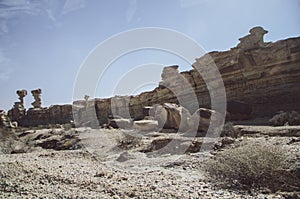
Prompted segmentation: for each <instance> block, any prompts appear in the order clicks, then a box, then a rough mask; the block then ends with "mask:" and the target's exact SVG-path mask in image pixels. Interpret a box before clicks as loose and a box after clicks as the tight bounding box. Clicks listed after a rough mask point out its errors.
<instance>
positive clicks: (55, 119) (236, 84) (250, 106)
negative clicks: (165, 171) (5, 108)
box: [11, 27, 300, 126]
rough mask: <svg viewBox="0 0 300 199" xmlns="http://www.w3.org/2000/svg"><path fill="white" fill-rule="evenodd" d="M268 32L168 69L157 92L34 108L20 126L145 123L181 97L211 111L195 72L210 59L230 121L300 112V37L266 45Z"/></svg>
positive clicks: (187, 105) (258, 31) (187, 103)
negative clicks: (187, 66) (116, 119)
mask: <svg viewBox="0 0 300 199" xmlns="http://www.w3.org/2000/svg"><path fill="white" fill-rule="evenodd" d="M266 33H267V31H265V30H264V29H263V28H261V27H255V28H252V29H251V30H250V34H249V35H247V36H245V37H243V38H241V39H240V43H239V44H238V45H237V47H234V48H231V49H230V50H228V51H224V52H217V51H214V52H210V53H207V54H205V55H204V56H202V57H200V58H197V59H196V62H195V63H194V64H193V69H191V70H189V71H184V72H179V71H178V67H179V66H176V65H175V66H169V67H165V68H164V69H163V72H162V75H161V76H162V82H160V84H159V86H158V87H157V88H155V89H154V90H152V91H149V92H143V93H141V94H139V95H136V96H115V97H112V98H106V99H97V98H96V99H90V100H89V99H88V98H87V99H86V100H79V101H75V102H73V105H54V106H51V107H50V108H33V109H29V110H28V111H26V113H25V114H20V115H21V116H20V115H18V118H17V122H18V123H19V125H21V126H36V125H40V124H55V123H60V124H62V123H67V122H70V121H71V120H74V121H75V122H76V121H80V122H79V123H80V124H83V123H85V124H90V125H91V126H97V125H102V124H107V122H108V118H109V116H110V115H117V116H121V117H123V118H129V117H130V118H133V119H134V120H139V119H143V117H144V110H143V108H144V107H146V106H153V105H155V104H163V103H175V104H178V103H179V102H178V96H180V97H181V98H183V99H184V100H183V101H184V105H183V106H184V107H185V108H186V109H188V110H189V111H190V113H191V114H193V113H194V112H195V111H196V110H197V109H199V108H211V100H210V95H209V92H208V89H207V86H206V84H205V82H204V80H203V78H202V77H201V75H200V74H199V73H198V71H197V70H196V69H195V67H197V65H199V64H202V66H203V64H204V65H205V64H207V69H208V70H209V65H210V63H207V62H206V59H207V56H210V57H211V58H212V60H213V61H214V64H215V65H216V66H217V67H218V69H219V71H220V74H221V76H222V79H223V82H224V85H225V90H226V98H227V102H228V104H227V112H228V115H227V116H228V119H249V118H250V117H265V116H272V115H274V114H275V113H276V112H277V111H280V110H283V111H291V110H296V111H300V106H299V102H300V37H296V38H289V39H285V40H280V41H277V42H274V43H271V42H270V43H265V42H264V41H263V35H264V34H266ZM183 79H184V81H188V82H189V84H190V86H191V87H192V89H193V91H194V93H195V94H196V96H197V99H198V103H199V106H198V105H197V104H193V103H192V102H190V101H189V100H190V97H189V96H187V95H186V88H185V87H184V84H182V81H183ZM169 88H172V91H171V90H170V89H169ZM174 91H175V92H176V94H174ZM181 105H182V104H181ZM22 113H23V112H22ZM245 116H246V117H245ZM248 116H249V117H248ZM20 117H21V118H20ZM11 119H12V121H14V120H13V118H11Z"/></svg>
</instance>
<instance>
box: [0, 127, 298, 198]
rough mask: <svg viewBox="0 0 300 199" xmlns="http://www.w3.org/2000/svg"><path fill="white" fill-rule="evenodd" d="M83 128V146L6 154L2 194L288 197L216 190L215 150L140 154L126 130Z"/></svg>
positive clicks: (1, 163) (0, 160)
mask: <svg viewBox="0 0 300 199" xmlns="http://www.w3.org/2000/svg"><path fill="white" fill-rule="evenodd" d="M255 128H258V127H255ZM261 128H262V127H261ZM78 131H80V137H81V139H82V143H83V145H84V148H82V149H78V150H68V151H54V150H44V149H39V150H36V151H34V152H31V153H23V154H2V155H0V198H220V199H221V198H222V199H223V198H228V199H229V198H253V199H254V198H256V199H258V198H261V199H264V198H285V197H284V196H283V195H282V194H281V193H277V194H262V193H245V192H242V191H233V190H223V189H219V188H216V187H215V186H214V185H213V184H211V183H210V182H209V181H208V180H207V179H206V177H205V175H204V172H203V170H202V169H201V165H202V164H204V163H205V160H206V159H208V158H211V157H212V154H211V152H210V151H206V152H198V153H191V154H177V155H176V154H173V155H172V154H163V155H153V154H152V155H147V154H145V153H142V152H139V150H140V149H141V147H143V146H136V147H133V148H132V149H129V150H125V149H123V148H120V147H118V144H119V141H120V139H122V136H123V135H124V134H123V133H122V131H120V130H103V129H100V130H93V129H87V128H81V129H78ZM143 139H144V140H145V142H147V141H149V140H148V139H149V138H143ZM261 139H268V140H269V141H274V142H276V141H278V140H276V139H280V140H279V141H280V142H286V143H288V142H289V141H290V140H291V139H292V138H290V137H271V138H270V137H266V136H265V135H264V136H263V137H262V138H261ZM293 146H294V147H293V149H294V151H295V153H299V144H296V145H293Z"/></svg>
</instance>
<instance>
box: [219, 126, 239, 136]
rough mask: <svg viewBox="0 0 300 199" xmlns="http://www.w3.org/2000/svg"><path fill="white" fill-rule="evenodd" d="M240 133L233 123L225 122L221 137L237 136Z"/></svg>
mask: <svg viewBox="0 0 300 199" xmlns="http://www.w3.org/2000/svg"><path fill="white" fill-rule="evenodd" d="M238 135H239V132H238V130H237V129H236V128H234V125H233V123H231V122H227V123H226V124H224V126H223V129H222V132H221V137H232V138H237V137H238Z"/></svg>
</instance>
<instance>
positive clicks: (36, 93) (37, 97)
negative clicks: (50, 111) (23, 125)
mask: <svg viewBox="0 0 300 199" xmlns="http://www.w3.org/2000/svg"><path fill="white" fill-rule="evenodd" d="M31 94H32V96H33V98H34V102H32V103H31V105H32V106H33V108H41V107H42V99H41V94H42V90H41V89H40V88H39V89H36V90H32V91H31Z"/></svg>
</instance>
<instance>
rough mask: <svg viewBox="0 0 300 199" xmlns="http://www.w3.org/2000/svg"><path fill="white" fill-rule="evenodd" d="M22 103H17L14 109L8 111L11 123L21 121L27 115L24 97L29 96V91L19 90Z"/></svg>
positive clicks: (18, 93)
mask: <svg viewBox="0 0 300 199" xmlns="http://www.w3.org/2000/svg"><path fill="white" fill-rule="evenodd" d="M16 93H17V95H18V96H19V100H20V102H15V104H14V106H13V108H12V109H11V110H9V111H8V116H9V118H10V120H11V121H19V120H20V119H21V118H22V117H23V116H24V115H25V113H26V109H25V106H24V97H25V96H26V95H27V90H24V89H23V90H17V92H16Z"/></svg>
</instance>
